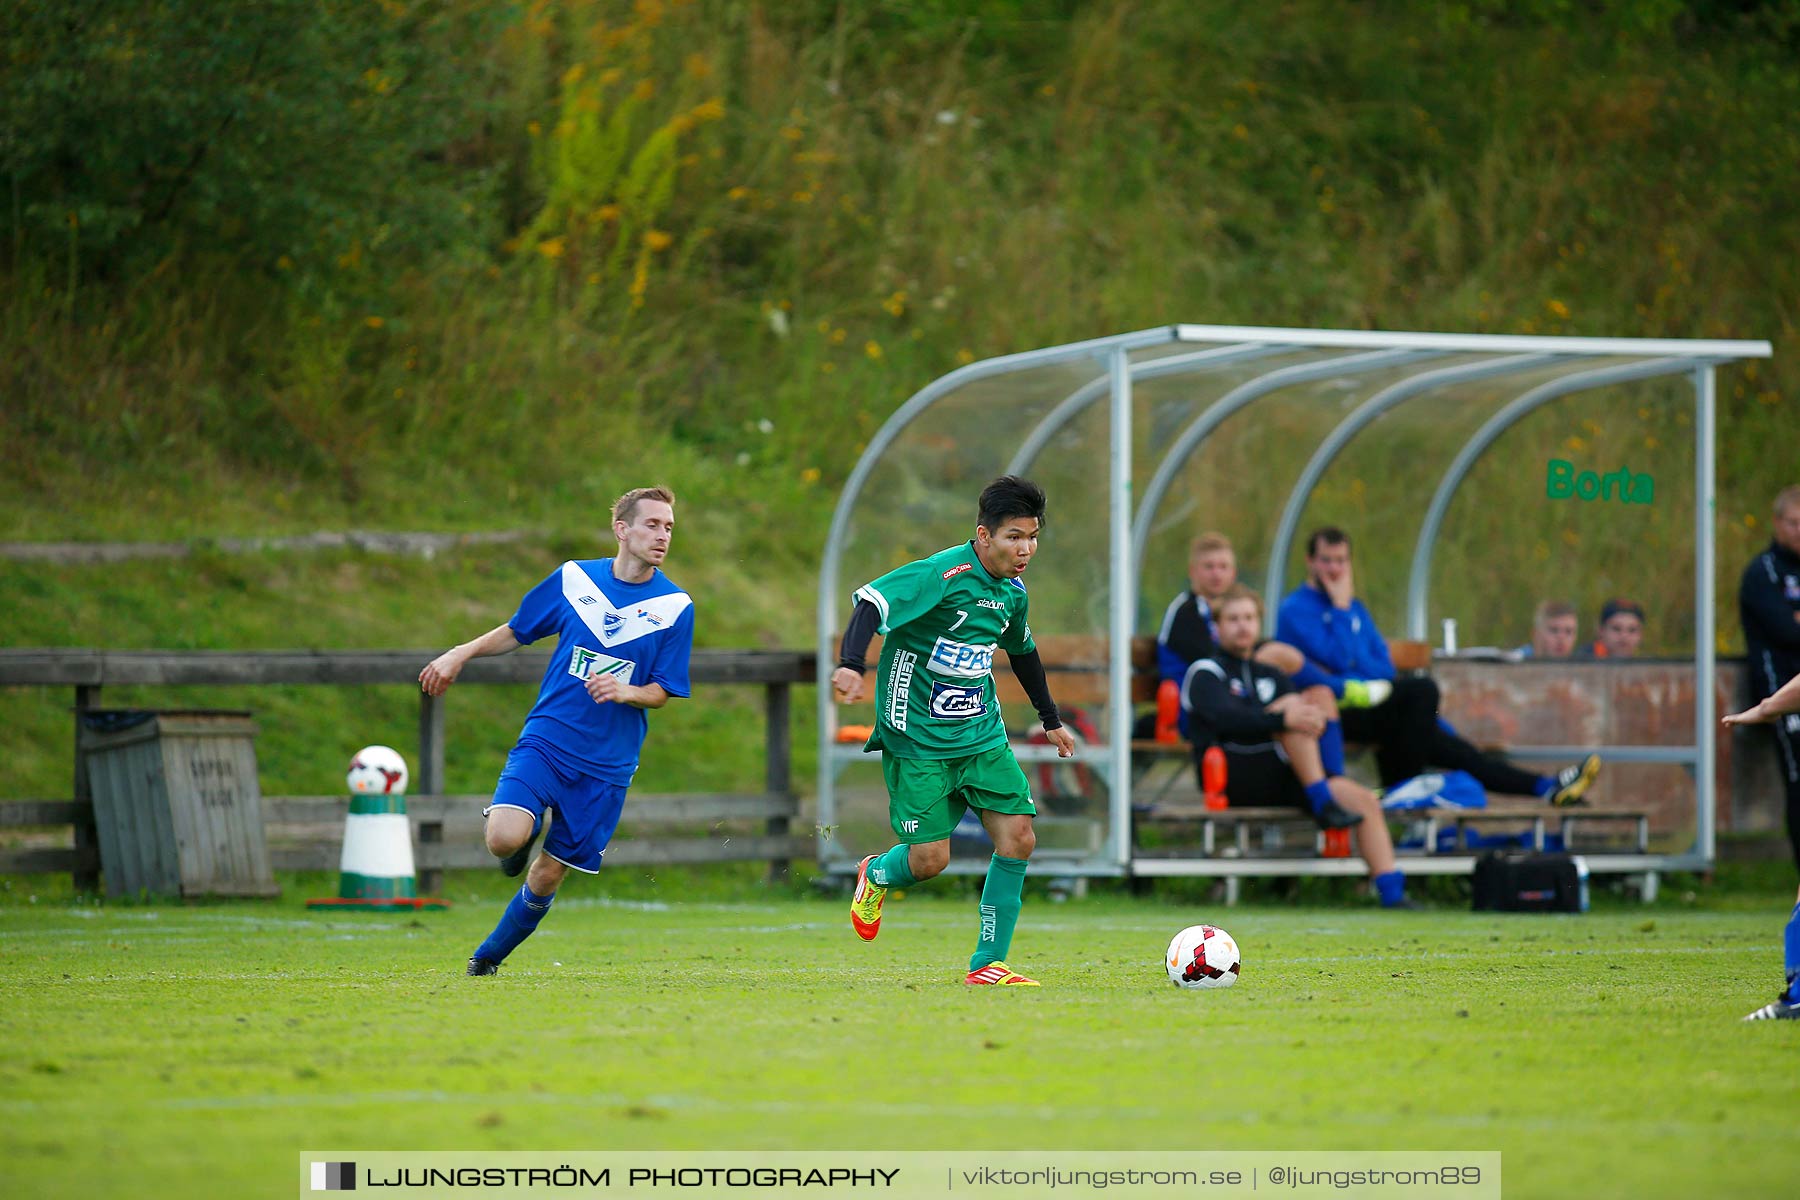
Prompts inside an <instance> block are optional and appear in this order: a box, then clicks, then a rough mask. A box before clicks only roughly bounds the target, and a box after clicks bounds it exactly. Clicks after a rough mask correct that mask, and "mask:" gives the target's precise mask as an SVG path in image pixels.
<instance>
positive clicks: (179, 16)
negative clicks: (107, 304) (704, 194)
mask: <svg viewBox="0 0 1800 1200" xmlns="http://www.w3.org/2000/svg"><path fill="white" fill-rule="evenodd" d="M8 7H9V8H10V9H11V12H10V14H9V15H8V16H7V17H5V18H3V19H0V63H3V64H4V70H0V176H4V178H5V181H6V183H5V186H6V188H7V192H8V194H7V197H6V201H7V206H8V209H9V213H8V217H9V222H10V226H11V228H10V239H9V240H10V247H9V249H10V252H11V255H12V259H13V262H14V265H17V264H18V263H19V261H20V260H21V259H27V260H28V259H48V260H52V261H56V262H59V263H60V262H62V261H63V260H64V258H65V257H72V259H73V262H74V264H75V269H76V270H78V271H79V272H80V274H81V275H82V276H84V277H90V278H92V277H99V278H107V279H122V278H129V277H130V276H132V275H133V274H134V273H136V272H138V271H140V270H144V269H146V268H148V267H150V266H152V265H154V264H157V263H160V262H164V261H166V260H168V259H169V258H170V257H171V256H179V255H180V254H181V253H182V252H184V251H185V252H189V253H196V254H201V255H207V256H211V255H215V254H216V255H220V256H223V257H225V258H227V259H230V260H235V261H236V262H237V263H238V264H239V265H240V267H244V268H250V269H255V268H262V269H266V270H269V271H271V272H273V271H293V272H295V273H296V274H295V275H294V276H293V277H294V278H303V277H306V276H307V275H309V274H313V273H316V272H318V271H319V270H320V269H321V268H326V267H330V266H334V265H336V264H338V263H339V262H340V261H342V262H347V263H351V264H355V263H358V262H361V261H365V260H367V259H368V258H369V257H370V256H377V255H382V254H403V253H411V252H418V251H421V250H424V249H428V248H434V247H440V246H445V245H449V244H452V243H454V242H455V241H456V240H457V239H458V238H461V237H464V236H466V235H467V233H468V231H469V227H470V225H471V223H472V222H473V221H475V220H476V219H478V218H479V217H480V216H482V215H484V209H485V206H484V205H479V204H476V203H473V201H474V200H475V199H476V198H477V197H476V196H475V195H472V193H479V192H480V191H481V190H482V189H484V188H486V187H488V186H490V185H491V182H492V178H491V174H492V173H491V172H490V171H486V170H483V169H481V168H482V167H484V166H485V163H484V161H483V160H484V158H485V157H486V155H487V153H488V152H487V148H486V145H485V143H484V137H483V131H484V121H485V117H486V111H487V104H488V101H489V97H490V94H491V90H492V88H491V84H492V73H493V72H492V61H491V59H490V58H488V57H487V56H484V55H483V54H482V53H481V51H480V47H481V46H482V45H483V44H484V32H485V31H489V30H492V29H493V28H497V27H498V26H500V25H501V24H503V23H505V22H507V21H509V20H511V13H510V7H511V6H509V5H505V4H491V3H476V2H463V0H451V2H440V3H425V2H417V0H414V2H411V3H407V2H403V0H379V2H378V3H370V2H368V0H259V3H256V4H243V3H239V2H237V0H160V2H155V3H146V2H143V0H13V2H12V4H10V5H9V6H8ZM471 167H473V168H475V169H470V168H471Z"/></svg>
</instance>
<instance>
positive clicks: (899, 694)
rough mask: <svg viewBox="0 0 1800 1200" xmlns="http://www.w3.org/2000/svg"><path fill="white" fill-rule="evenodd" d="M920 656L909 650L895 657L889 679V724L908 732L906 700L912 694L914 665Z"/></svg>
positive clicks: (902, 731)
mask: <svg viewBox="0 0 1800 1200" xmlns="http://www.w3.org/2000/svg"><path fill="white" fill-rule="evenodd" d="M918 661H919V656H918V655H916V654H914V653H912V652H911V651H908V650H902V651H900V652H899V653H897V654H895V655H894V670H893V672H892V673H891V674H890V675H889V677H888V724H889V725H892V726H893V727H894V728H895V729H898V730H899V731H900V732H901V733H905V732H906V698H907V696H908V695H910V694H911V692H912V677H913V664H914V663H916V662H918Z"/></svg>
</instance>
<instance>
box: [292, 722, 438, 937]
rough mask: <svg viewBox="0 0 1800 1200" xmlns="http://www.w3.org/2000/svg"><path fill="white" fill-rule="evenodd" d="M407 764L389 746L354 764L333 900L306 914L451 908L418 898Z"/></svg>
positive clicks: (364, 753) (315, 903)
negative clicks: (408, 811) (408, 812)
mask: <svg viewBox="0 0 1800 1200" xmlns="http://www.w3.org/2000/svg"><path fill="white" fill-rule="evenodd" d="M406 778H407V773H406V760H405V759H403V758H401V757H400V755H399V754H398V753H397V752H396V751H394V750H392V749H390V748H389V747H387V746H368V747H365V748H364V749H362V750H360V751H358V752H357V755H356V757H355V758H353V759H351V760H350V773H349V775H348V776H347V777H346V782H348V783H349V785H350V793H351V795H350V811H349V813H348V814H347V815H346V816H345V817H344V851H343V854H342V856H341V857H340V858H339V859H338V894H337V897H336V898H335V899H329V900H308V901H307V902H306V907H308V908H340V909H342V908H354V909H373V910H378V911H379V910H387V911H392V910H394V909H400V908H406V909H413V910H417V909H421V908H449V907H450V902H449V901H448V900H442V899H439V898H437V897H434V896H420V895H419V894H418V881H417V874H416V873H415V871H414V870H413V848H412V823H411V822H410V821H408V820H407V817H406Z"/></svg>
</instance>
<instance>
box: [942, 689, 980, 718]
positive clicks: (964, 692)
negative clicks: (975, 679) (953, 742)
mask: <svg viewBox="0 0 1800 1200" xmlns="http://www.w3.org/2000/svg"><path fill="white" fill-rule="evenodd" d="M985 712H987V704H986V703H985V702H984V701H983V700H982V698H981V689H980V688H978V687H957V686H956V685H955V684H953V683H935V682H934V683H933V684H932V685H931V715H932V716H934V717H936V718H937V719H938V720H940V721H967V720H969V719H970V718H972V717H979V716H981V715H982V714H983V713H985Z"/></svg>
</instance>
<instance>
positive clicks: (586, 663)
mask: <svg viewBox="0 0 1800 1200" xmlns="http://www.w3.org/2000/svg"><path fill="white" fill-rule="evenodd" d="M636 666H637V664H636V663H634V662H628V661H626V660H625V659H622V658H613V657H612V656H610V655H606V654H601V653H599V652H598V651H596V650H589V649H588V648H587V647H586V646H577V647H575V651H574V653H573V654H571V655H569V674H571V675H573V676H574V677H575V678H577V679H583V680H586V679H592V678H594V677H595V676H596V675H614V676H617V677H618V680H619V682H620V683H630V682H631V672H632V669H633V668H634V667H636Z"/></svg>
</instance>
